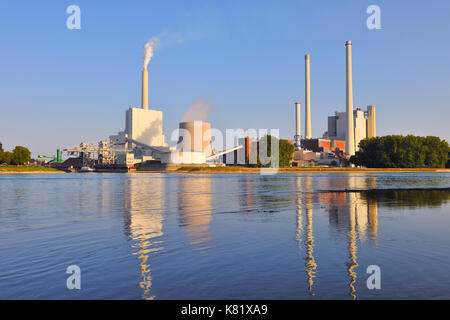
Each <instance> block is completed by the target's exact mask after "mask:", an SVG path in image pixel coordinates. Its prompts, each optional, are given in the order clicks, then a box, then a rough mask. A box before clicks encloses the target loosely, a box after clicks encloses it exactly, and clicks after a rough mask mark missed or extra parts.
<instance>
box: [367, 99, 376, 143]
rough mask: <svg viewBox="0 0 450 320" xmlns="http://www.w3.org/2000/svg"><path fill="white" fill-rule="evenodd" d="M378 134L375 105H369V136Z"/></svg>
mask: <svg viewBox="0 0 450 320" xmlns="http://www.w3.org/2000/svg"><path fill="white" fill-rule="evenodd" d="M376 136H377V127H376V116H375V106H374V105H370V106H367V138H373V137H376Z"/></svg>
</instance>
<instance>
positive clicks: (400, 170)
mask: <svg viewBox="0 0 450 320" xmlns="http://www.w3.org/2000/svg"><path fill="white" fill-rule="evenodd" d="M172 172H173V173H261V169H260V168H247V167H235V166H228V167H187V168H184V167H182V168H179V169H178V170H176V171H172ZM275 172H276V173H308V172H311V173H313V172H314V173H316V172H317V173H344V172H345V173H347V172H396V173H420V172H443V173H450V169H445V168H436V169H432V168H411V169H404V168H389V169H369V168H326V167H324V168H321V167H319V168H299V167H289V168H278V170H277V171H275Z"/></svg>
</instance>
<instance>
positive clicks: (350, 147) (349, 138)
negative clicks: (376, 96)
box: [345, 41, 355, 156]
mask: <svg viewBox="0 0 450 320" xmlns="http://www.w3.org/2000/svg"><path fill="white" fill-rule="evenodd" d="M345 48H346V60H347V70H346V78H347V109H346V113H347V132H346V136H345V149H346V151H347V154H348V155H350V156H353V155H354V154H355V131H354V130H355V129H354V124H353V83H352V82H353V80H352V42H351V41H347V42H346V43H345Z"/></svg>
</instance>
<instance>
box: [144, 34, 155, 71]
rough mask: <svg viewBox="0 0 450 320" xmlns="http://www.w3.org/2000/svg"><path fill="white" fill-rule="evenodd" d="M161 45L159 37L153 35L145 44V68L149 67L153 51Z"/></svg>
mask: <svg viewBox="0 0 450 320" xmlns="http://www.w3.org/2000/svg"><path fill="white" fill-rule="evenodd" d="M158 47H159V39H158V38H157V37H152V38H151V39H150V40H149V41H148V42H147V43H146V44H145V45H144V69H146V68H147V66H148V63H149V62H150V60H151V59H152V57H153V51H156V50H158Z"/></svg>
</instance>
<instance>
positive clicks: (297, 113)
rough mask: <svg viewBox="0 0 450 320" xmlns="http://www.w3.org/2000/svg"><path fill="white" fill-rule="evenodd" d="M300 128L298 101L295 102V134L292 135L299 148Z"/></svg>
mask: <svg viewBox="0 0 450 320" xmlns="http://www.w3.org/2000/svg"><path fill="white" fill-rule="evenodd" d="M300 128H301V122H300V102H296V103H295V136H294V142H295V146H296V147H297V148H300V144H301V141H300V134H301V131H300Z"/></svg>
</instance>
